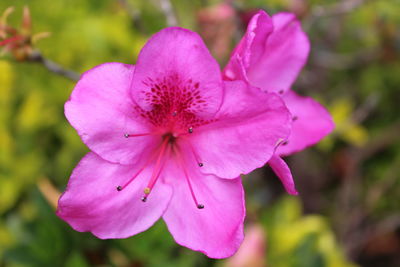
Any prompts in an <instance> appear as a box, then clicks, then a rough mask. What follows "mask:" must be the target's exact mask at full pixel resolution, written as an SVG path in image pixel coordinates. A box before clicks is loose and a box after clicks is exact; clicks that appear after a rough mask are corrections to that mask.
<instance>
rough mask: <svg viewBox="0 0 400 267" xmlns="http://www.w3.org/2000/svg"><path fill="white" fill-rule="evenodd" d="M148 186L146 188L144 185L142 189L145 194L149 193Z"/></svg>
mask: <svg viewBox="0 0 400 267" xmlns="http://www.w3.org/2000/svg"><path fill="white" fill-rule="evenodd" d="M150 191H151V190H150V188H148V187H146V188H145V189H144V190H143V192H144V193H145V194H146V195H148V194H150Z"/></svg>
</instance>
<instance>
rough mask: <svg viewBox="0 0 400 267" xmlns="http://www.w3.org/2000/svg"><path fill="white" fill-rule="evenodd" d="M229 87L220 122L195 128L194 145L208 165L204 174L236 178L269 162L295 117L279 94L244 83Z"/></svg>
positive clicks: (228, 84)
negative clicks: (263, 90)
mask: <svg viewBox="0 0 400 267" xmlns="http://www.w3.org/2000/svg"><path fill="white" fill-rule="evenodd" d="M225 85H226V88H225V90H226V94H225V99H224V102H223V104H222V107H221V110H220V111H219V113H218V114H217V117H216V118H217V121H216V122H214V123H211V124H208V125H206V126H202V127H200V128H198V129H194V133H193V134H192V136H190V142H191V144H192V146H193V147H194V149H195V150H196V153H197V154H198V156H199V158H200V159H201V161H202V163H203V164H204V166H203V167H201V171H202V172H204V173H212V174H215V175H216V176H219V177H224V178H236V177H237V176H239V175H240V174H241V173H249V172H251V171H252V170H254V169H256V168H259V167H262V166H263V165H264V164H265V163H266V162H267V161H268V160H269V158H270V157H271V156H272V154H273V153H274V151H275V148H276V144H277V143H278V142H279V141H280V140H282V139H286V138H287V137H288V135H289V132H290V125H291V121H290V120H291V117H290V113H289V112H288V110H287V108H286V106H285V105H284V103H283V101H282V100H281V98H280V97H279V96H277V95H276V94H269V93H264V92H262V91H260V90H259V89H258V88H254V87H250V86H247V85H246V84H245V83H244V82H242V81H234V82H226V83H225Z"/></svg>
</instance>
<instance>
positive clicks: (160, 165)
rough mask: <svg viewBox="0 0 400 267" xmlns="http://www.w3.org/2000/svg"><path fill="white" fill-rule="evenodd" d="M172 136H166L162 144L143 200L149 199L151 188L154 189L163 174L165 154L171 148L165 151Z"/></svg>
mask: <svg viewBox="0 0 400 267" xmlns="http://www.w3.org/2000/svg"><path fill="white" fill-rule="evenodd" d="M170 138H171V136H169V135H168V136H166V137H165V139H164V141H163V143H162V144H161V149H160V153H159V154H158V158H157V161H156V165H155V166H154V170H153V173H152V175H151V178H150V181H149V183H148V185H147V187H146V188H145V189H144V190H143V192H144V194H145V196H143V197H142V201H143V202H145V201H146V200H147V197H148V195H149V194H150V192H151V190H152V189H153V187H154V185H155V184H156V182H157V180H158V177H159V176H160V174H161V170H162V168H163V167H164V163H165V158H167V157H165V158H164V160H163V161H162V159H163V156H164V154H168V153H169V149H168V150H167V152H165V150H166V148H169V146H168V142H169V140H170Z"/></svg>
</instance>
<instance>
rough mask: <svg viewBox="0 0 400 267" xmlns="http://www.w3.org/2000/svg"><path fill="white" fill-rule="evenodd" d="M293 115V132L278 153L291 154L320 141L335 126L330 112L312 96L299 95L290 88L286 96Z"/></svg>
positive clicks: (284, 98)
mask: <svg viewBox="0 0 400 267" xmlns="http://www.w3.org/2000/svg"><path fill="white" fill-rule="evenodd" d="M283 100H284V101H285V103H286V105H287V107H288V109H289V111H290V113H292V116H293V119H294V121H293V125H292V132H291V134H290V136H289V138H288V140H287V143H285V142H284V143H283V144H282V145H280V146H279V147H278V149H277V154H278V155H281V156H284V155H290V154H293V153H295V152H297V151H300V150H303V149H304V148H306V147H308V146H311V145H314V144H316V143H318V142H319V141H320V140H321V139H322V138H324V137H325V136H326V135H328V134H329V133H330V132H331V131H332V130H333V128H334V124H333V121H332V117H331V115H330V114H329V112H328V111H327V110H326V109H325V108H324V107H323V106H322V105H321V104H319V103H318V102H316V101H315V100H313V99H312V98H311V97H304V96H299V95H298V94H296V93H295V92H293V91H292V90H289V91H288V92H287V93H286V94H285V95H284V96H283Z"/></svg>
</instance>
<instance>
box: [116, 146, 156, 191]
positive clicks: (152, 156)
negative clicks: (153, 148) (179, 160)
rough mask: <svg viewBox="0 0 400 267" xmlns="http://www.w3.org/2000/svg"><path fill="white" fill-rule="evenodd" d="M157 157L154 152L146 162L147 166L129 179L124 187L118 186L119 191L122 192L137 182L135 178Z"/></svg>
mask: <svg viewBox="0 0 400 267" xmlns="http://www.w3.org/2000/svg"><path fill="white" fill-rule="evenodd" d="M155 156H156V153H155V152H154V153H153V154H152V155H151V156H150V157H149V159H148V160H147V161H146V162H145V164H144V165H143V167H142V168H140V169H139V170H138V171H137V172H136V173H135V175H133V176H132V178H131V179H129V181H128V182H126V183H125V184H124V185H122V186H121V185H119V186H117V191H122V190H123V189H125V187H127V186H128V185H129V184H130V183H131V182H132V181H133V180H135V178H136V177H137V176H138V175H139V174H140V173H141V172H142V171H143V170H144V169H145V168H146V167H147V166H148V165H149V163H150V161H152V160H153V159H154V157H155Z"/></svg>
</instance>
